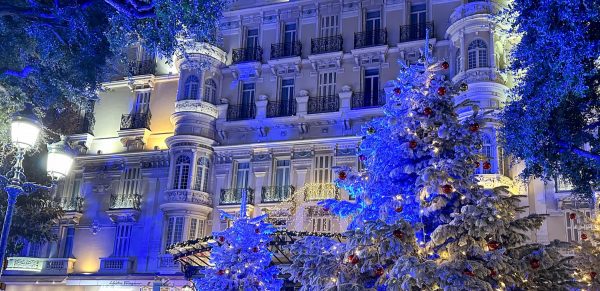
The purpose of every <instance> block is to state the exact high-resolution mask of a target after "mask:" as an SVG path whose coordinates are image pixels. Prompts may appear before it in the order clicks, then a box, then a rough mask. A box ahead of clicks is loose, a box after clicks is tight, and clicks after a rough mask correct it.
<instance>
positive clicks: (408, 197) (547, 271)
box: [289, 41, 575, 290]
mask: <svg viewBox="0 0 600 291" xmlns="http://www.w3.org/2000/svg"><path fill="white" fill-rule="evenodd" d="M400 65H401V70H400V73H399V76H398V78H397V80H395V81H392V82H390V85H391V86H388V87H390V89H389V90H388V91H389V92H388V102H387V104H386V105H385V107H384V113H385V115H384V116H383V117H381V118H378V119H375V120H373V121H372V122H371V123H369V124H367V125H366V126H365V128H364V132H363V133H364V139H363V141H362V143H361V146H360V151H359V159H360V160H361V161H363V162H364V163H365V168H366V170H365V171H362V172H356V171H353V170H352V169H349V168H340V169H338V170H337V177H338V178H337V180H336V182H337V183H338V185H339V186H341V187H342V188H344V189H346V190H347V191H348V192H349V193H350V195H351V196H353V197H355V198H356V199H355V201H338V200H326V201H324V202H323V203H322V206H323V207H325V208H327V209H328V210H329V211H331V212H332V213H335V214H337V215H340V216H344V217H348V216H349V217H351V218H352V223H351V224H350V226H349V229H348V231H347V232H346V238H347V239H346V241H345V242H343V243H333V242H331V241H329V242H328V241H327V239H324V238H305V239H303V240H301V241H299V242H298V243H296V244H295V245H293V246H292V247H291V251H292V253H293V254H294V255H295V257H294V262H293V263H292V265H291V267H290V269H289V272H290V274H291V275H292V277H291V278H292V279H293V280H295V281H297V282H300V283H301V284H302V285H303V286H304V287H303V288H304V290H313V289H315V290H316V289H318V290H321V289H325V290H327V289H332V290H365V289H366V290H440V289H441V290H494V289H514V290H522V289H527V290H540V289H544V290H548V289H552V288H557V289H565V288H569V287H571V286H574V285H575V283H574V280H573V278H571V273H572V269H571V267H570V266H569V264H568V260H567V259H566V258H564V257H563V256H562V255H561V254H560V253H559V252H558V249H557V248H556V247H555V245H554V244H553V245H551V246H544V245H540V244H527V233H528V232H529V231H533V230H536V229H537V228H538V227H540V226H541V223H542V221H543V216H539V215H530V216H525V217H521V218H519V217H518V215H519V213H522V212H523V209H522V208H520V207H518V203H519V199H520V197H518V196H511V195H509V193H508V192H507V191H505V190H504V189H494V190H490V189H483V188H482V187H481V186H479V185H478V184H477V182H478V181H477V177H476V176H475V169H476V168H478V167H479V165H481V164H483V167H484V168H485V167H488V166H490V161H488V160H485V159H484V158H483V156H482V155H481V154H480V150H481V148H482V140H481V132H482V131H483V130H484V128H485V124H484V117H485V115H486V113H485V112H480V110H479V108H478V107H477V106H476V105H475V104H472V103H470V102H469V101H468V100H467V101H464V102H462V103H461V104H455V102H454V97H456V96H458V94H459V91H465V90H467V89H468V88H467V85H466V84H458V85H455V84H451V83H450V82H448V81H447V80H446V79H445V75H444V73H445V70H446V69H448V63H447V62H444V61H440V62H438V61H436V60H435V59H433V58H432V57H430V56H429V53H428V43H427V41H426V45H425V49H424V54H423V57H422V58H421V60H420V61H419V62H418V63H417V64H412V65H406V64H405V63H404V62H400ZM459 111H460V112H465V113H466V116H462V118H460V119H459V115H458V113H457V112H459ZM468 112H470V113H468ZM316 254H322V255H316ZM320 266H327V268H326V269H325V270H321V267H320Z"/></svg>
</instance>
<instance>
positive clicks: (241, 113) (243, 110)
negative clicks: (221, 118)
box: [227, 104, 256, 121]
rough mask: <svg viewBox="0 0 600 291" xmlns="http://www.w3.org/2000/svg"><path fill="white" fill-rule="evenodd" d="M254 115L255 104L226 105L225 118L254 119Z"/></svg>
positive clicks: (232, 119) (229, 119)
mask: <svg viewBox="0 0 600 291" xmlns="http://www.w3.org/2000/svg"><path fill="white" fill-rule="evenodd" d="M255 116H256V105H254V104H250V105H229V106H228V107H227V120H228V121H235V120H246V119H254V117H255Z"/></svg>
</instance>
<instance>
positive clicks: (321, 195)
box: [304, 183, 340, 201]
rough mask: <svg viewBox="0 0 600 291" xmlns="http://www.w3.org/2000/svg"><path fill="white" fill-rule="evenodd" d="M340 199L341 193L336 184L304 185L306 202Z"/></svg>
mask: <svg viewBox="0 0 600 291" xmlns="http://www.w3.org/2000/svg"><path fill="white" fill-rule="evenodd" d="M339 198H340V191H339V189H338V188H337V186H335V184H334V183H311V184H306V185H304V200H305V201H315V200H324V199H339Z"/></svg>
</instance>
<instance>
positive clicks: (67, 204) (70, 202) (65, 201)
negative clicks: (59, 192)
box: [60, 197, 83, 213]
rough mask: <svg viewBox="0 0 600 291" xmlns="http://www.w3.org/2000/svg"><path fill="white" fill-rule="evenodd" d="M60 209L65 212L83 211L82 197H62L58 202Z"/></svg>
mask: <svg viewBox="0 0 600 291" xmlns="http://www.w3.org/2000/svg"><path fill="white" fill-rule="evenodd" d="M60 207H62V209H63V210H64V211H65V212H79V213H81V212H82V211H83V197H63V198H62V199H61V200H60Z"/></svg>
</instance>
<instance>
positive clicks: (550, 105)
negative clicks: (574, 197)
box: [501, 0, 600, 194]
mask: <svg viewBox="0 0 600 291" xmlns="http://www.w3.org/2000/svg"><path fill="white" fill-rule="evenodd" d="M503 16H504V17H503V18H506V22H508V23H509V25H510V26H509V27H510V29H509V31H508V33H511V34H516V35H518V36H520V37H521V40H520V42H519V43H518V44H517V45H516V46H515V48H514V50H513V51H512V59H513V60H512V65H511V69H512V70H513V72H514V73H515V74H516V75H517V76H520V77H519V78H517V85H516V87H515V88H514V90H512V92H511V96H510V98H511V100H510V102H509V103H508V105H507V106H506V108H505V110H504V113H503V116H502V130H501V131H502V135H503V139H504V143H505V148H506V151H507V153H509V154H511V155H513V156H514V157H516V158H518V159H521V160H523V161H524V162H525V165H526V169H525V172H524V174H525V176H528V177H543V178H548V179H554V178H556V177H558V176H561V177H562V178H564V179H566V180H567V181H569V182H571V183H572V184H573V185H574V186H575V188H576V189H575V191H576V192H578V193H585V194H590V193H591V189H594V188H596V187H597V186H598V183H599V182H600V181H599V180H598V179H599V177H600V176H599V173H598V170H597V168H598V166H600V139H599V138H598V137H599V136H598V129H599V128H600V115H598V112H599V111H598V110H599V109H600V95H599V94H600V88H599V85H600V83H599V81H600V72H599V68H600V59H599V58H598V57H599V56H600V1H598V0H581V1H571V0H547V1H538V0H515V1H514V2H513V3H512V5H511V6H510V9H509V10H508V11H507V12H506V13H505V14H504V15H503Z"/></svg>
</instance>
